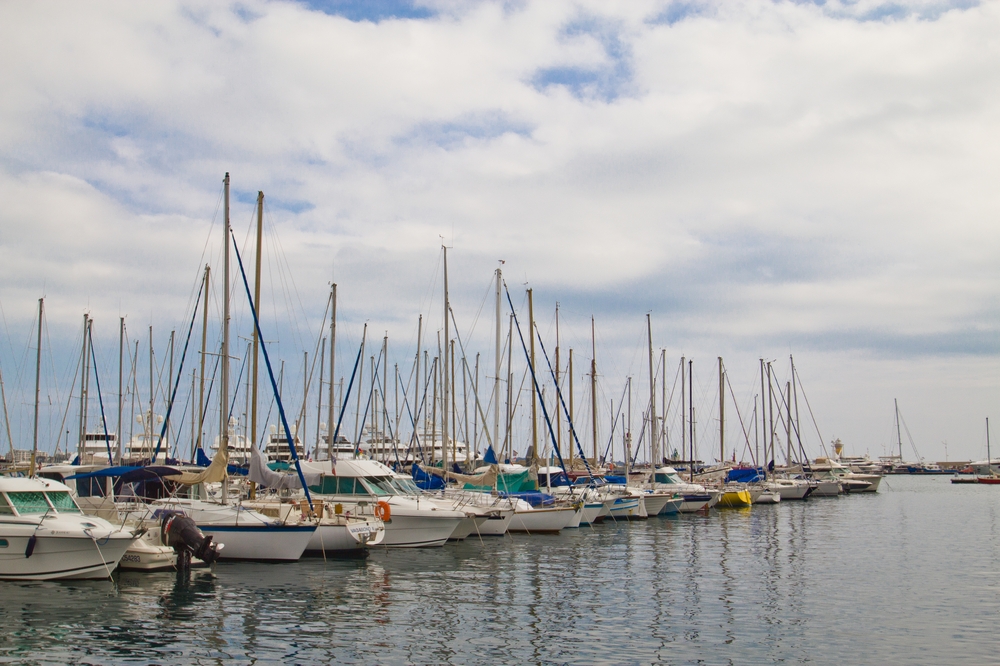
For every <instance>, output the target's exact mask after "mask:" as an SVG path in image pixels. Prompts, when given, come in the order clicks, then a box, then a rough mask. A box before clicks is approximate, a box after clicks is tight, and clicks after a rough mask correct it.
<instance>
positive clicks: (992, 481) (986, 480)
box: [976, 418, 1000, 486]
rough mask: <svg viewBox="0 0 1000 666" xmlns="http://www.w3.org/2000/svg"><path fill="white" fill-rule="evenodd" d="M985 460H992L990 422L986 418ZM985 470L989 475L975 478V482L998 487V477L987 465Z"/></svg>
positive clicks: (999, 481)
mask: <svg viewBox="0 0 1000 666" xmlns="http://www.w3.org/2000/svg"><path fill="white" fill-rule="evenodd" d="M986 459H987V460H992V458H991V457H990V420H989V419H988V418H987V419H986ZM987 469H988V470H989V473H988V474H985V475H983V476H976V482H977V483H982V484H984V485H989V486H996V485H1000V475H998V474H997V473H996V472H994V471H993V466H992V465H987Z"/></svg>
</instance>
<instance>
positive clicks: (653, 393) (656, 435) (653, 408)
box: [646, 313, 660, 474]
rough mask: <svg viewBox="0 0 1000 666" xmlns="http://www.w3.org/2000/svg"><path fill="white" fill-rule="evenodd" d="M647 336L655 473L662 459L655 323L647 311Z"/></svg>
mask: <svg viewBox="0 0 1000 666" xmlns="http://www.w3.org/2000/svg"><path fill="white" fill-rule="evenodd" d="M646 336H647V338H648V342H649V425H650V431H649V433H650V438H649V465H650V467H651V468H652V471H653V473H654V474H655V473H656V465H657V464H658V463H659V460H660V440H659V431H658V430H657V429H656V374H655V371H654V370H653V325H652V323H651V322H650V317H649V313H646Z"/></svg>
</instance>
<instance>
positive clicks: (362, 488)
mask: <svg viewBox="0 0 1000 666" xmlns="http://www.w3.org/2000/svg"><path fill="white" fill-rule="evenodd" d="M336 465H337V467H336V474H333V473H332V472H333V470H332V466H331V463H330V461H321V462H318V463H303V465H302V467H303V469H306V468H308V469H309V470H310V471H313V472H319V473H321V474H322V477H321V479H320V484H319V485H318V486H313V487H311V488H310V490H311V491H312V492H313V494H314V497H316V498H317V499H321V500H323V501H324V502H326V503H328V504H331V505H333V506H335V507H336V505H338V504H339V505H340V506H341V510H342V512H343V513H346V514H350V515H357V514H362V515H364V514H366V513H368V512H370V511H372V510H374V511H376V512H377V513H376V516H378V517H379V518H381V519H382V521H383V522H384V523H385V538H384V539H383V540H382V544H381V545H383V546H386V547H389V548H423V547H432V546H443V545H444V544H445V543H446V542H447V541H448V539H449V538H450V537H451V535H452V534H454V533H455V528H457V527H458V525H459V523H461V522H462V521H463V520H465V519H466V518H467V516H466V514H465V513H464V512H461V511H454V510H452V509H447V508H442V507H441V506H439V505H438V504H437V503H435V502H433V501H431V500H430V499H429V498H427V497H423V496H419V495H418V496H409V495H406V494H403V493H401V491H400V490H399V487H398V486H397V485H396V484H395V483H394V480H395V479H394V472H393V471H392V470H391V469H389V468H388V467H386V466H385V465H383V464H382V463H380V462H377V461H375V460H364V459H360V458H358V459H354V460H338V461H337V462H336ZM379 514H381V515H379Z"/></svg>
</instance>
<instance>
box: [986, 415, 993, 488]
mask: <svg viewBox="0 0 1000 666" xmlns="http://www.w3.org/2000/svg"><path fill="white" fill-rule="evenodd" d="M986 469H987V471H989V473H990V476H993V475H994V474H993V458H992V457H991V456H990V417H988V416H987V417H986Z"/></svg>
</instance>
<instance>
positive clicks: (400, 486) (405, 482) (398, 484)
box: [392, 476, 420, 495]
mask: <svg viewBox="0 0 1000 666" xmlns="http://www.w3.org/2000/svg"><path fill="white" fill-rule="evenodd" d="M392 485H393V486H394V487H395V488H396V490H398V491H399V494H401V495H419V494H420V488H418V487H417V484H415V483H414V482H413V479H411V478H409V477H400V476H394V477H393V478H392Z"/></svg>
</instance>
